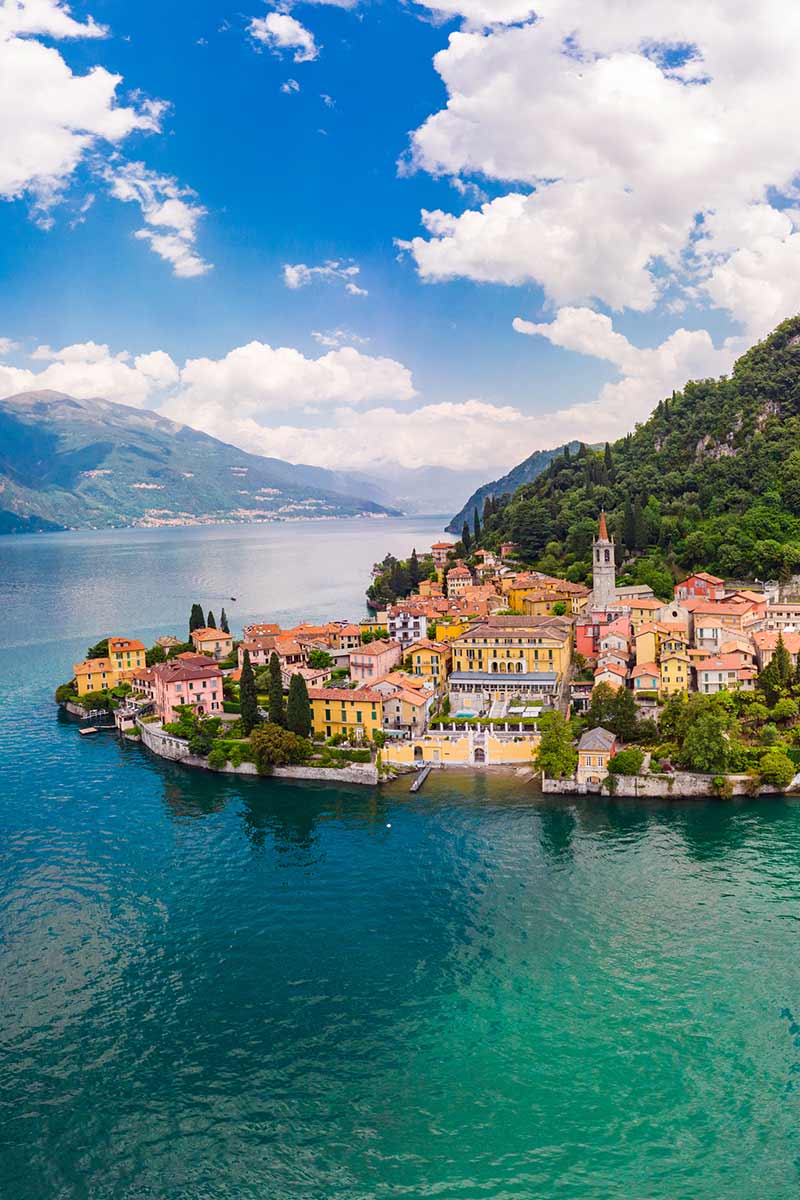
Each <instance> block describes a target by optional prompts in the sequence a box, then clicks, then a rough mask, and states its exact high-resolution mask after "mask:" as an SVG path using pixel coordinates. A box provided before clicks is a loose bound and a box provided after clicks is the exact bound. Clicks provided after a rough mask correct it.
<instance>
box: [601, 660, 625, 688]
mask: <svg viewBox="0 0 800 1200" xmlns="http://www.w3.org/2000/svg"><path fill="white" fill-rule="evenodd" d="M627 678H628V672H627V669H626V668H625V667H621V666H618V664H617V663H613V662H610V663H607V664H605V665H604V666H602V667H598V668H597V670H596V671H595V673H594V682H595V687H596V686H597V684H598V683H607V684H609V685H610V686H611V687H615V688H620V687H625V683H626V681H627Z"/></svg>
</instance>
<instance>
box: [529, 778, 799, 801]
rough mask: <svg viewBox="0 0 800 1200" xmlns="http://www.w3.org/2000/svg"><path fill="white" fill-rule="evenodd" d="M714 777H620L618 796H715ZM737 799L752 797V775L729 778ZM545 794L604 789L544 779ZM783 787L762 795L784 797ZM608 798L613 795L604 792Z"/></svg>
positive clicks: (762, 790)
mask: <svg viewBox="0 0 800 1200" xmlns="http://www.w3.org/2000/svg"><path fill="white" fill-rule="evenodd" d="M714 779H715V776H714V775H696V774H694V773H692V772H690V771H676V772H675V773H674V774H673V775H617V776H616V781H617V784H616V789H615V791H614V793H613V794H614V795H615V796H624V797H631V798H637V797H661V798H663V799H670V798H672V799H674V800H685V799H687V798H691V797H715V796H716V795H717V793H716V791H715V790H714ZM727 779H729V780H730V784H731V787H732V789H733V795H734V796H749V795H751V794H752V786H753V781H752V779H751V778H750V777H749V776H748V775H728V776H727ZM542 791H543V792H545V793H551V794H553V795H561V796H564V795H567V796H574V795H576V794H577V795H581V796H585V795H587V794H592V793H594V794H595V795H599V794H600V793H601V789H600V787H599V786H597V785H591V784H585V783H578V781H577V780H576V779H542ZM781 792H782V789H781V788H776V787H771V786H770V785H768V784H765V785H764V786H763V787H761V788H759V791H758V794H759V795H780V794H781ZM602 795H604V796H607V795H609V792H608V791H606V790H603V791H602Z"/></svg>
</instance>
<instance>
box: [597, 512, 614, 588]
mask: <svg viewBox="0 0 800 1200" xmlns="http://www.w3.org/2000/svg"><path fill="white" fill-rule="evenodd" d="M616 576H617V571H616V564H615V562H614V539H613V538H610V537H609V536H608V522H607V521H606V514H605V510H603V511H602V512H601V513H600V521H599V524H598V528H597V537H596V538H595V540H594V544H593V545H592V604H593V605H594V607H595V608H606V607H607V606H608V605H609V604H613V603H614V601H615V600H616V598H617V578H616Z"/></svg>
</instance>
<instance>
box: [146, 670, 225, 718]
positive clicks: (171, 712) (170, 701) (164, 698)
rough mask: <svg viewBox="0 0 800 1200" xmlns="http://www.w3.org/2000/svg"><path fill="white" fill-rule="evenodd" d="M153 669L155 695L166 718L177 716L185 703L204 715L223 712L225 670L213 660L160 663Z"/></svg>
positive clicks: (157, 706) (159, 710) (159, 708)
mask: <svg viewBox="0 0 800 1200" xmlns="http://www.w3.org/2000/svg"><path fill="white" fill-rule="evenodd" d="M152 672H153V698H154V700H155V703H156V708H157V710H158V712H159V715H160V716H161V719H162V720H163V721H167V722H168V721H175V720H177V717H178V713H177V709H178V708H179V707H180V706H181V705H183V704H190V705H191V706H192V707H193V708H194V710H195V712H196V713H199V714H200V715H202V716H214V715H216V714H218V713H221V712H222V672H221V671H220V669H219V667H218V666H216V665H215V664H214V663H210V664H209V665H208V666H194V665H192V664H191V663H183V662H178V661H175V662H169V663H159V664H158V665H157V666H155V667H153V668H152Z"/></svg>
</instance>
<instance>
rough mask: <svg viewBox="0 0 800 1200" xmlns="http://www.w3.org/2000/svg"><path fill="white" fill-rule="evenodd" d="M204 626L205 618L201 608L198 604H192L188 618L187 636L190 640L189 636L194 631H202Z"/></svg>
mask: <svg viewBox="0 0 800 1200" xmlns="http://www.w3.org/2000/svg"><path fill="white" fill-rule="evenodd" d="M204 625H205V617H204V616H203V610H202V608H201V607H200V605H199V604H193V605H192V611H191V614H190V616H189V636H190V638H191V635H192V634H193V633H194V631H195V629H202V628H203V626H204Z"/></svg>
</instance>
